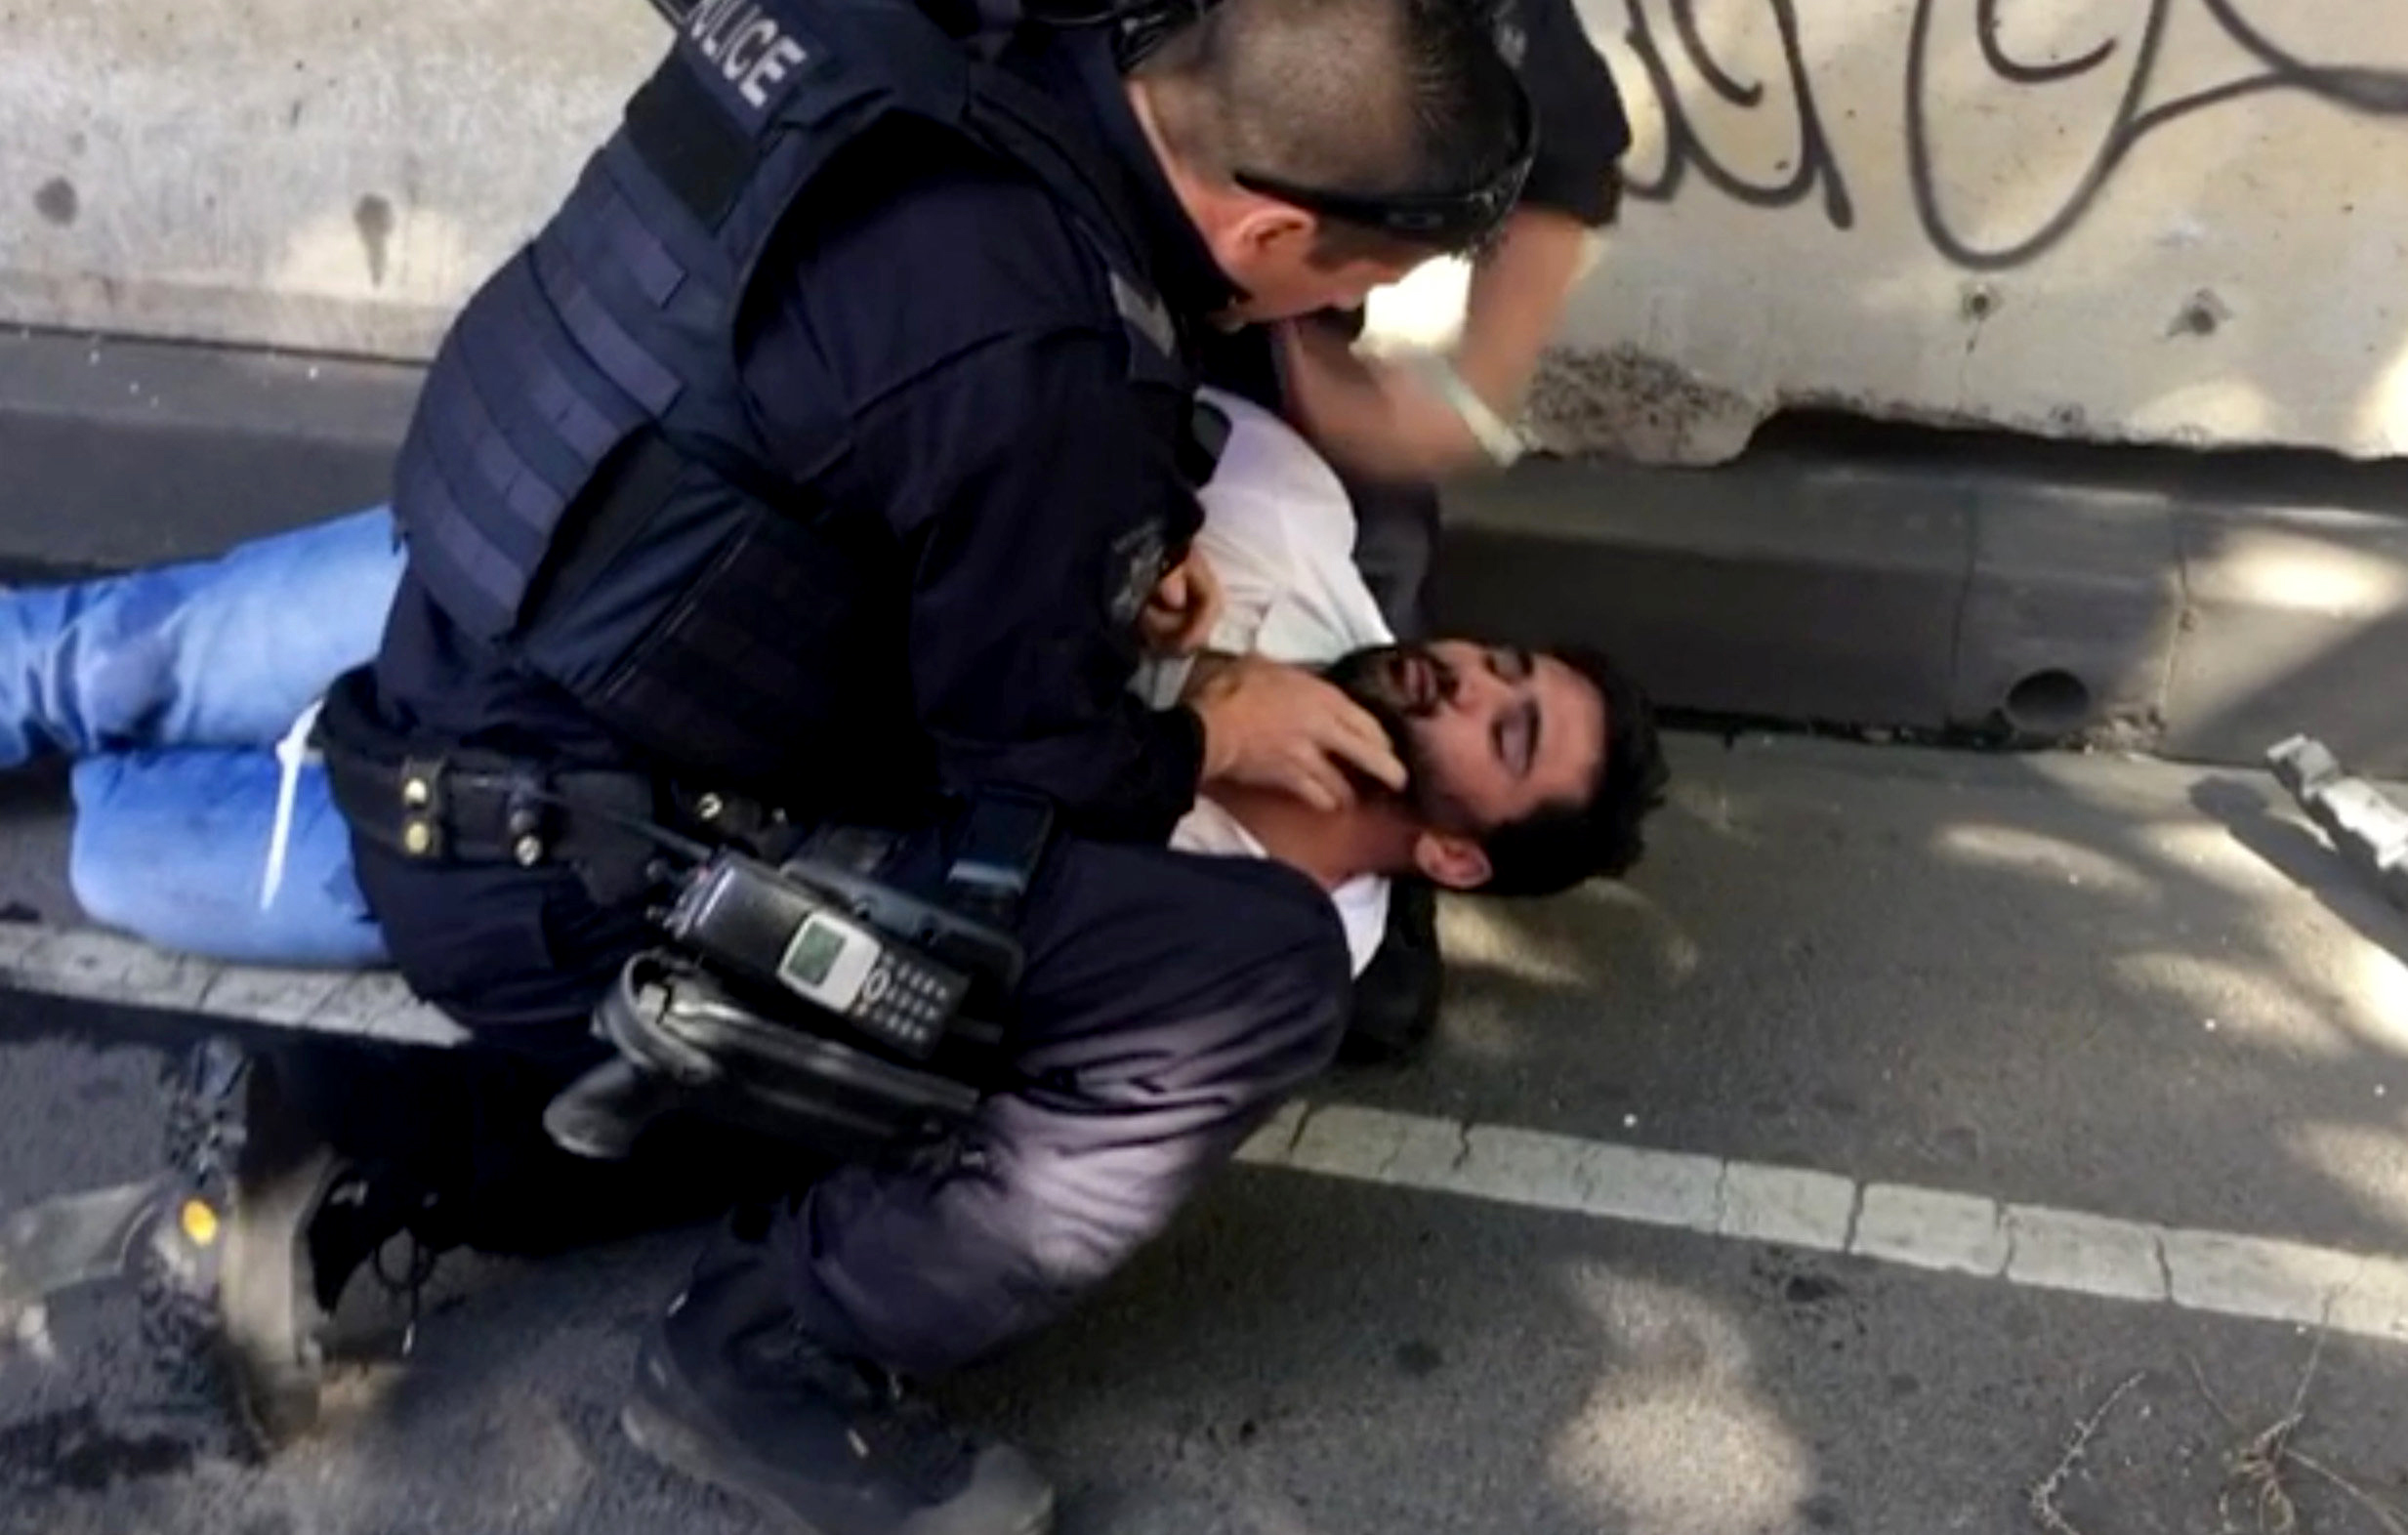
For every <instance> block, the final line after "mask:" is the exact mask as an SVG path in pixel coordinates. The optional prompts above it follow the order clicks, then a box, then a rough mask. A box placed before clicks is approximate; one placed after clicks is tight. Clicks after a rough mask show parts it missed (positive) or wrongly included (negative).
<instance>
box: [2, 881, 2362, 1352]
mask: <svg viewBox="0 0 2408 1535" xmlns="http://www.w3.org/2000/svg"><path fill="white" fill-rule="evenodd" d="M0 985H13V986H19V987H22V988H24V989H27V990H31V991H39V992H48V993H50V994H52V995H55V996H65V997H75V998H80V999H83V1000H86V1001H91V1002H104V1003H116V1004H120V1005H128V1006H133V1007H143V1008H158V1009H165V1010H167V1011H169V1012H182V1013H196V1014H199V1015H201V1016H213V1017H223V1018H229V1019H236V1020H241V1021H247V1022H252V1023H265V1024H280V1025H285V1026H292V1027H306V1028H309V1029H311V1030H313V1031H323V1032H332V1033H349V1034H353V1035H356V1036H359V1037H364V1038H370V1039H378V1040H385V1041H389V1042H393V1043H396V1044H413V1045H427V1046H438V1047H439V1046H448V1045H456V1044H458V1043H460V1042H461V1041H462V1040H463V1039H464V1038H465V1037H466V1036H465V1035H464V1034H463V1033H462V1031H461V1030H460V1028H459V1026H458V1025H456V1024H454V1023H452V1022H451V1021H450V1020H449V1019H448V1018H446V1017H444V1016H442V1015H441V1014H440V1013H437V1012H436V1010H435V1009H433V1008H431V1007H428V1006H427V1005H425V1004H424V1003H422V1002H419V1001H418V1000H416V999H415V998H413V997H412V996H411V995H410V994H409V991H408V990H407V988H405V987H404V986H403V985H402V984H401V982H400V980H399V979H398V978H397V977H395V976H394V975H391V974H364V975H363V974H338V973H319V972H310V971H279V970H263V969H256V968H251V967H245V966H235V965H218V964H212V963H210V962H209V961H206V960H197V959H187V958H180V957H175V956H170V955H166V954H162V953H160V952H159V951H157V950H155V949H152V948H149V947H147V946H145V945H144V944H141V943H138V942H135V941H134V940H132V939H130V938H124V937H119V936H117V935H115V934H112V933H101V932H97V931H94V930H91V929H60V928H52V927H45V926H41V925H37V924H31V923H0ZM1238 1154H1239V1156H1240V1158H1241V1159H1242V1160H1244V1161H1247V1162H1252V1163H1256V1164H1259V1165H1263V1166H1269V1167H1286V1168H1293V1169H1297V1170H1299V1171H1303V1172H1308V1173H1321V1174H1325V1175H1328V1176H1330V1177H1334V1178H1349V1179H1355V1180H1359V1181H1361V1182H1372V1183H1388V1184H1392V1185H1394V1186H1396V1187H1400V1188H1420V1189H1430V1190H1433V1191H1436V1192H1440V1193H1449V1194H1460V1195H1464V1196H1467V1197H1470V1198H1474V1199H1484V1200H1488V1201H1490V1202H1492V1203H1496V1204H1503V1205H1520V1206H1526V1207H1529V1208H1532V1209H1538V1210H1558V1211H1566V1212H1570V1213H1572V1214H1576V1215H1584V1216H1591V1217H1595V1218H1597V1219H1600V1220H1607V1221H1628V1222H1632V1223H1634V1224H1640V1225H1655V1226H1669V1227H1672V1228H1674V1229H1678V1230H1684V1231H1697V1232H1701V1233H1704V1234H1707V1235H1712V1236H1724V1237H1734V1238H1737V1239H1740V1240H1743V1241H1755V1242H1778V1243H1783V1244H1786V1245H1788V1246H1792V1247H1806V1248H1816V1249H1819V1250H1822V1251H1824V1252H1833V1253H1849V1254H1853V1255H1855V1256H1857V1257H1860V1258H1867V1259H1873V1260H1876V1261H1879V1262H1882V1263H1890V1264H1898V1265H1904V1266H1906V1267H1909V1268H1926V1269H1932V1270H1936V1271H1939V1272H1943V1273H1959V1274H1973V1275H1977V1276H1980V1277H1983V1278H1990V1279H2001V1280H2004V1281H2006V1282H2007V1283H2009V1284H2018V1285H2029V1286H2031V1287H2033V1288H2036V1289H2043V1290H2063V1291H2071V1292H2073V1293H2075V1294H2079V1295H2095V1296H2104V1297H2107V1298H2110V1299H2114V1300H2120V1301H2144V1302H2155V1303H2157V1304H2159V1305H2164V1306H2178V1307H2187V1308H2189V1309H2192V1310H2200V1311H2215V1312H2219V1313H2221V1314H2224V1315H2228V1316H2247V1317H2257V1318H2262V1319H2264V1320H2267V1321H2279V1322H2302V1323H2311V1324H2312V1323H2315V1322H2318V1321H2325V1322H2328V1323H2329V1325H2331V1326H2332V1327H2333V1328H2334V1329H2336V1330H2337V1331H2341V1332H2348V1333H2357V1334H2362V1335H2364V1336H2367V1337H2372V1338H2393V1339H2408V1261H2403V1260H2401V1259H2398V1258H2389V1257H2385V1258H2368V1257H2361V1256H2359V1255H2356V1254H2352V1253H2343V1252H2336V1251H2333V1250H2330V1249H2327V1248H2318V1247H2307V1246H2304V1245H2302V1244H2300V1243H2296V1242H2279V1241H2273V1240H2269V1239H2267V1238H2264V1237H2255V1236H2242V1235H2235V1234H2232V1233H2229V1232H2223V1231H2187V1230H2176V1229H2170V1228H2167V1227H2161V1226H2153V1225H2144V1224H2139V1223H2138V1222H2131V1221H2118V1220H2115V1219H2112V1218H2110V1217H2107V1216H2100V1215H2088V1214H2084V1213H2083V1212H2080V1211H2075V1210H2051V1209H2048V1208H2045V1207H2042V1206H2037V1205H2017V1204H2004V1203H2001V1202H2000V1201H1998V1200H1995V1199H1989V1198H1986V1197H1984V1196H1982V1195H1979V1194H1966V1193H1957V1192H1951V1191H1949V1190H1945V1189H1935V1188H1909V1187H1905V1186H1903V1185H1900V1184H1896V1183H1857V1182H1853V1181H1851V1180H1849V1179H1846V1178H1842V1177H1839V1176H1837V1175H1835V1174H1831V1173H1817V1172H1808V1171H1805V1170H1802V1169H1797V1168H1785V1167H1767V1166H1764V1165H1761V1164H1758V1163H1751V1162H1731V1161H1725V1160H1723V1158H1720V1157H1711V1156H1697V1155H1693V1154H1690V1153H1686V1152H1676V1151H1655V1150H1650V1149H1647V1148H1645V1147H1643V1146H1627V1145H1618V1144H1615V1143H1614V1142H1612V1141H1587V1140H1582V1139H1580V1138H1579V1137H1576V1136H1559V1135H1548V1134H1544V1133H1541V1132H1539V1131H1534V1130H1518V1129H1515V1128H1512V1127H1510V1126H1503V1125H1466V1124H1459V1123H1456V1122H1454V1121H1451V1120H1444V1119H1434V1118H1429V1117H1425V1116H1421V1115H1415V1114H1396V1113H1390V1112H1388V1111H1385V1110H1382V1109H1371V1108H1356V1107H1352V1106H1350V1105H1347V1104H1330V1105H1327V1106H1322V1107H1311V1106H1308V1105H1297V1106H1292V1107H1291V1108H1289V1109H1288V1110H1287V1111H1286V1112H1285V1113H1283V1114H1281V1115H1280V1116H1279V1117H1278V1118H1277V1119H1275V1120H1273V1121H1272V1122H1271V1123H1270V1124H1269V1125H1267V1126H1266V1127H1265V1128H1264V1129H1263V1131H1262V1132H1261V1133H1259V1134H1258V1135H1256V1136H1255V1138H1254V1139H1253V1140H1251V1141H1248V1142H1247V1144H1246V1146H1245V1149H1244V1150H1242V1151H1240V1152H1239V1153H1238Z"/></svg>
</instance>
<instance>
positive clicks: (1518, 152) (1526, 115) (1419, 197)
mask: <svg viewBox="0 0 2408 1535" xmlns="http://www.w3.org/2000/svg"><path fill="white" fill-rule="evenodd" d="M1516 83H1517V84H1518V82H1516ZM1537 153H1538V133H1537V129H1536V124H1535V121H1534V119H1533V117H1532V115H1531V110H1530V97H1529V94H1528V93H1527V92H1525V91H1522V90H1519V89H1516V90H1515V93H1514V150H1513V153H1511V154H1510V155H1508V156H1507V157H1506V160H1505V163H1504V164H1503V165H1502V166H1500V167H1499V168H1498V170H1497V173H1496V174H1495V175H1494V176H1491V177H1490V178H1489V179H1488V180H1487V181H1486V182H1484V183H1482V184H1481V185H1479V186H1477V187H1469V188H1467V189H1465V190H1462V191H1451V192H1398V193H1393V194H1390V195H1386V196H1367V195H1364V194H1361V193H1356V192H1342V191H1330V190H1327V189H1325V188H1323V187H1303V186H1299V185H1298V184H1296V183H1294V182H1290V181H1285V180H1282V179H1281V178H1279V177H1276V176H1264V175H1261V174H1259V173H1257V172H1254V171H1238V172H1235V173H1234V174H1233V177H1232V179H1233V180H1234V181H1235V182H1236V183H1237V185H1239V186H1240V187H1245V188H1246V189H1247V190H1249V191H1253V192H1259V193H1261V194H1262V195H1263V196H1266V197H1276V198H1277V199H1279V200H1280V201H1281V202H1284V203H1290V204H1293V205H1294V206H1296V207H1299V208H1302V209H1304V210H1306V211H1307V212H1308V213H1317V214H1319V215H1321V216H1322V217H1324V218H1328V219H1335V220H1337V221H1338V222H1340V223H1342V224H1352V225H1357V226H1360V227H1362V228H1371V229H1380V230H1383V231H1385V232H1387V233H1390V234H1393V235H1395V236H1397V237H1398V238H1399V239H1403V240H1408V241H1411V242H1412V243H1414V244H1416V245H1428V246H1432V247H1433V248H1435V249H1438V250H1443V251H1456V252H1471V251H1476V250H1478V249H1480V248H1481V247H1482V246H1484V245H1486V244H1488V243H1489V242H1490V241H1491V240H1493V239H1495V238H1496V236H1497V232H1498V230H1499V229H1501V228H1503V227H1504V225H1505V221H1506V218H1507V216H1508V215H1510V214H1511V213H1512V212H1513V211H1514V205H1515V203H1516V202H1518V201H1520V200H1521V187H1522V184H1523V183H1524V182H1525V181H1527V180H1528V179H1529V176H1530V162H1531V161H1532V159H1533V158H1535V157H1536V155H1537Z"/></svg>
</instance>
